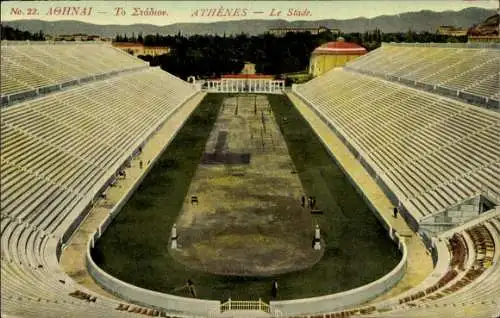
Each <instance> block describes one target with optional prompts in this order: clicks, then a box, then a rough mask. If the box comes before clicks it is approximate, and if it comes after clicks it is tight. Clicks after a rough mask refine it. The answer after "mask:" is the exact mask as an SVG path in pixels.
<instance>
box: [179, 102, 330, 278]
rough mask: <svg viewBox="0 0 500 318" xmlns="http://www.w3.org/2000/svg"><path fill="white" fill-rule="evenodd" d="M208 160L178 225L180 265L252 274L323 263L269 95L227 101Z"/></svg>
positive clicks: (200, 169) (208, 146) (212, 136)
mask: <svg viewBox="0 0 500 318" xmlns="http://www.w3.org/2000/svg"><path fill="white" fill-rule="evenodd" d="M205 157H207V158H208V157H210V160H203V158H202V161H201V163H200V165H199V166H198V169H197V171H196V173H195V176H194V178H193V180H192V182H191V185H190V189H189V191H188V195H187V196H186V199H185V201H184V205H183V208H182V210H181V213H180V214H179V218H178V220H177V222H176V226H177V231H178V235H179V239H178V242H179V245H180V247H181V248H180V249H178V250H177V251H173V252H172V255H173V256H174V257H175V258H176V259H178V260H179V261H180V262H182V263H184V264H185V265H187V266H190V267H192V268H197V269H200V270H204V271H207V272H210V273H215V274H224V275H249V276H269V275H275V274H278V273H285V272H289V271H296V270H299V269H303V268H307V267H310V266H312V265H314V264H315V263H316V262H317V261H319V259H320V258H321V253H322V251H320V252H317V251H315V250H313V249H312V246H311V240H312V236H313V234H314V232H313V223H312V222H313V221H312V218H311V214H310V212H309V210H308V209H307V208H303V207H302V206H301V197H302V195H303V193H304V190H303V188H302V185H301V182H300V179H299V177H298V175H297V174H296V173H295V169H294V165H293V162H292V160H291V158H290V155H289V153H288V150H287V147H286V142H285V140H284V138H283V136H282V134H281V132H280V130H279V127H278V125H277V123H276V121H275V119H274V116H273V114H272V112H271V110H270V107H269V103H268V100H267V97H266V96H258V97H256V98H255V95H246V96H239V97H230V98H227V99H226V100H225V101H224V106H223V107H222V109H221V112H220V114H219V116H218V118H217V122H216V124H215V126H214V128H213V129H212V131H211V133H210V137H209V139H208V142H207V144H206V148H205ZM241 158H246V159H241ZM245 161H246V162H245ZM192 197H196V198H197V199H198V203H197V204H196V203H192V202H191V201H192V200H191V199H192Z"/></svg>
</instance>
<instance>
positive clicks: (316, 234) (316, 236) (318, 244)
mask: <svg viewBox="0 0 500 318" xmlns="http://www.w3.org/2000/svg"><path fill="white" fill-rule="evenodd" d="M320 240H321V235H320V231H319V225H318V224H316V229H315V231H314V249H315V250H320V249H321V242H320Z"/></svg>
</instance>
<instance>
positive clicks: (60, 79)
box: [1, 42, 145, 96]
mask: <svg viewBox="0 0 500 318" xmlns="http://www.w3.org/2000/svg"><path fill="white" fill-rule="evenodd" d="M1 50H2V61H1V68H2V72H1V74H2V78H1V94H2V96H4V95H10V94H15V93H19V92H23V91H27V90H33V89H36V88H40V87H45V86H52V85H56V84H60V83H64V82H68V81H71V80H78V79H82V78H86V77H89V76H93V75H98V74H104V73H109V72H112V71H118V70H123V69H128V68H134V67H141V66H144V65H145V63H144V62H143V61H141V60H139V59H137V58H134V57H132V56H130V55H129V54H127V53H125V52H123V51H120V50H118V49H115V48H113V47H111V46H109V45H103V44H94V43H91V44H88V43H79V44H54V43H44V42H41V43H32V44H10V43H8V44H6V43H4V42H3V43H2V46H1Z"/></svg>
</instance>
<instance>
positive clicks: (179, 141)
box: [93, 94, 400, 300]
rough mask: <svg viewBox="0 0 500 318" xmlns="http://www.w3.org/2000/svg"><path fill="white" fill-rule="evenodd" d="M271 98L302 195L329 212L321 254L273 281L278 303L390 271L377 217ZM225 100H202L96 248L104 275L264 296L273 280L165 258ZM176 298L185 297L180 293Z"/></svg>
mask: <svg viewBox="0 0 500 318" xmlns="http://www.w3.org/2000/svg"><path fill="white" fill-rule="evenodd" d="M269 98H270V102H271V105H272V107H273V111H274V113H275V116H276V118H277V120H278V123H279V124H280V126H281V128H282V131H283V133H284V136H285V139H286V140H287V143H288V148H289V151H290V154H291V156H292V160H293V161H294V163H295V165H296V168H297V171H298V173H299V175H300V178H301V181H302V183H303V185H304V187H305V189H307V191H308V192H309V193H308V194H313V195H315V196H316V197H317V200H318V206H320V207H322V208H325V207H327V208H325V209H324V210H325V213H324V214H323V215H322V216H319V217H317V222H318V223H319V224H320V226H321V228H322V232H323V238H324V239H325V240H326V242H327V246H326V248H327V250H326V251H325V256H324V257H323V259H322V260H321V261H320V262H319V263H318V264H316V265H315V266H314V267H313V268H311V269H307V270H304V271H301V272H300V275H297V274H295V273H291V274H285V275H281V276H278V277H276V278H277V279H278V281H279V283H280V291H279V295H278V298H280V299H291V298H300V297H311V296H315V295H323V294H328V293H332V292H338V291H341V290H346V289H350V288H354V287H357V286H360V285H362V284H366V283H368V282H370V281H373V280H375V279H377V278H379V277H380V276H382V275H383V274H385V273H387V272H389V271H390V270H391V269H392V268H393V267H394V266H395V265H396V264H397V262H398V260H399V257H400V256H399V252H398V251H397V249H396V248H395V246H394V245H393V244H392V242H391V241H390V240H389V239H388V237H387V234H386V233H385V232H384V230H383V229H382V227H381V226H380V224H378V221H377V219H376V218H375V216H374V215H373V214H372V213H371V212H370V211H369V209H368V207H367V206H366V204H364V202H363V201H362V200H361V198H360V197H359V195H358V194H357V193H356V191H355V190H354V188H353V187H352V185H351V184H350V183H349V181H348V180H347V179H346V178H345V177H344V175H343V174H342V172H341V170H340V168H338V167H337V166H336V165H335V163H334V162H333V160H332V159H331V158H330V157H329V155H328V153H327V152H326V150H325V149H324V148H323V146H322V145H321V143H320V142H319V140H318V139H317V138H316V136H315V135H314V133H313V131H312V130H311V128H310V127H309V125H308V124H307V123H306V122H305V121H304V120H303V119H302V117H301V116H300V114H299V113H298V112H297V110H296V109H295V108H294V107H293V106H292V105H291V103H290V102H289V100H288V99H287V98H286V97H285V96H269ZM222 100H223V95H221V94H212V95H207V97H206V98H205V99H204V101H203V102H202V104H201V105H200V106H199V107H198V108H197V109H196V110H195V113H194V115H193V116H191V118H190V119H189V120H188V122H187V123H186V124H185V125H184V127H183V128H182V130H181V131H180V132H179V134H178V135H177V137H176V138H175V140H174V142H173V143H172V144H171V145H170V146H169V147H168V149H167V151H166V152H165V153H164V154H163V155H162V157H161V159H160V160H159V162H158V163H157V164H156V166H155V167H153V170H152V171H151V172H150V174H149V175H148V176H147V177H146V179H145V180H144V182H143V184H142V185H141V186H140V187H139V189H138V191H137V192H136V193H135V194H134V195H133V196H132V197H131V199H130V201H129V202H128V203H127V204H126V206H125V207H124V209H123V210H122V212H121V213H120V214H119V216H118V217H117V218H116V220H115V222H113V224H112V225H111V226H110V227H109V229H108V230H107V231H106V232H105V233H104V235H103V237H102V238H101V240H100V241H99V242H98V243H97V245H96V248H95V249H94V251H93V255H94V258H95V259H96V261H97V262H98V264H100V265H101V266H102V268H103V269H104V270H106V271H108V272H109V273H110V274H112V275H114V276H116V277H118V278H120V279H122V280H124V281H127V282H130V283H132V284H135V285H138V286H141V287H145V288H149V289H152V290H158V291H162V292H168V293H173V290H174V289H175V288H176V287H179V286H181V285H183V284H184V282H185V280H186V279H187V278H191V279H192V280H193V281H194V282H195V285H196V288H197V291H198V296H199V297H201V298H211V299H220V300H225V299H227V298H228V297H232V298H233V299H250V298H253V299H256V298H259V297H262V298H263V299H267V298H268V297H269V293H270V287H271V281H272V279H273V278H251V277H247V278H235V277H225V276H213V275H209V274H205V273H203V272H198V271H195V270H190V269H187V268H184V267H183V266H182V265H180V264H179V263H177V262H176V261H174V260H173V259H172V258H171V257H170V255H169V253H168V239H169V234H170V228H171V225H172V223H173V222H174V220H175V218H176V216H177V214H178V213H179V211H180V208H181V206H182V202H183V200H184V196H185V194H186V192H187V190H188V188H189V183H190V181H191V178H192V176H193V174H194V172H195V170H196V167H197V165H198V164H199V160H200V157H201V155H202V154H203V150H204V147H205V143H206V140H207V138H208V135H209V132H210V129H211V127H212V126H213V123H214V122H215V119H216V114H217V111H218V109H219V106H220V104H221V103H222ZM285 117H286V120H285V119H284V118H285ZM311 235H312V233H311ZM311 238H312V237H311ZM367 261H369V266H367ZM174 294H177V295H182V296H187V293H186V292H185V291H179V292H175V293H174Z"/></svg>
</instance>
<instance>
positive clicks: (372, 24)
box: [2, 8, 496, 37]
mask: <svg viewBox="0 0 500 318" xmlns="http://www.w3.org/2000/svg"><path fill="white" fill-rule="evenodd" d="M495 13H496V11H495V10H488V9H483V8H467V9H463V10H461V11H444V12H434V11H428V10H423V11H419V12H407V13H402V14H399V15H390V16H389V15H383V16H379V17H375V18H371V19H367V18H362V17H360V18H355V19H348V20H334V19H327V20H317V21H291V22H288V21H285V20H242V21H220V22H211V23H176V24H171V25H167V26H157V25H151V24H132V25H96V24H90V23H84V22H80V21H56V22H45V21H41V20H18V21H3V22H2V23H3V24H4V25H8V26H11V27H14V28H18V29H21V30H26V31H30V32H38V31H40V30H42V31H43V32H44V33H46V34H50V35H62V34H75V33H86V34H89V35H94V34H96V35H100V36H105V37H114V36H116V35H117V34H127V35H132V33H133V32H134V33H135V34H136V35H137V33H139V32H142V33H143V34H144V35H147V34H155V33H159V34H164V35H167V34H176V33H178V32H179V31H180V32H181V33H182V34H183V35H193V34H219V35H222V34H224V33H225V34H227V35H229V34H239V33H242V32H243V33H247V34H249V35H256V34H261V33H265V32H266V31H267V30H268V29H269V28H275V27H318V26H320V25H323V26H326V27H328V28H337V29H340V30H341V31H342V32H345V33H350V32H365V31H370V30H373V29H375V28H379V29H380V30H381V31H382V32H385V33H390V32H405V31H408V30H409V29H411V30H412V31H416V32H419V31H429V32H435V31H436V29H437V28H438V27H439V26H441V25H453V26H456V27H462V28H469V27H471V26H472V25H474V24H477V23H479V22H480V21H484V20H485V19H486V18H488V17H490V16H492V15H493V14H495Z"/></svg>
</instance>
